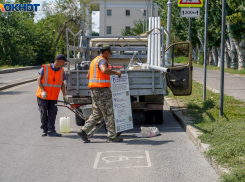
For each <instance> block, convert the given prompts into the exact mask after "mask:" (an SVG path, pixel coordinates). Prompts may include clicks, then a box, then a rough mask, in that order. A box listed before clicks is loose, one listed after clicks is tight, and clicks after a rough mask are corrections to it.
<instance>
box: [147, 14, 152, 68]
mask: <svg viewBox="0 0 245 182" xmlns="http://www.w3.org/2000/svg"><path fill="white" fill-rule="evenodd" d="M150 30H151V17H149V30H148V31H150ZM147 63H149V65H150V64H151V34H150V35H149V36H148V52H147Z"/></svg>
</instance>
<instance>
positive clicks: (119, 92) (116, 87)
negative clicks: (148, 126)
mask: <svg viewBox="0 0 245 182" xmlns="http://www.w3.org/2000/svg"><path fill="white" fill-rule="evenodd" d="M111 92H112V100H113V109H114V118H115V124H116V132H117V133H118V132H121V131H125V130H130V129H133V118H132V110H131V102H130V92H129V84H128V74H122V75H121V78H118V76H117V75H111Z"/></svg>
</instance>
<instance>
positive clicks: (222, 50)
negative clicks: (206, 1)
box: [219, 0, 226, 117]
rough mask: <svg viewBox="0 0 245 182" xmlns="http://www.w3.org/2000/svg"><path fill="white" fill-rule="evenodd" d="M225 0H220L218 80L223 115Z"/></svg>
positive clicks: (220, 114)
mask: <svg viewBox="0 0 245 182" xmlns="http://www.w3.org/2000/svg"><path fill="white" fill-rule="evenodd" d="M225 12H226V0H222V31H221V66H220V73H221V78H220V79H221V80H220V106H219V107H220V110H219V116H220V117H221V116H223V104H224V100H223V97H224V55H225V16H226V13H225Z"/></svg>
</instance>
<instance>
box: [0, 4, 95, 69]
mask: <svg viewBox="0 0 245 182" xmlns="http://www.w3.org/2000/svg"><path fill="white" fill-rule="evenodd" d="M17 2H19V3H30V2H31V0H17V1H16V3H17ZM1 3H3V4H4V3H5V1H2V0H1ZM9 3H13V2H9ZM52 3H53V6H51V4H48V3H46V2H44V4H43V11H44V12H45V18H44V19H41V20H40V21H38V22H36V23H35V22H34V15H35V14H34V12H31V13H30V12H2V11H0V66H1V65H9V66H11V65H12V66H14V65H23V66H25V65H41V64H44V63H46V62H53V61H54V58H55V55H57V54H61V53H63V54H66V34H65V28H66V27H69V28H70V29H71V30H72V31H74V32H78V31H79V30H80V27H81V25H83V27H84V29H86V28H87V26H88V25H89V24H88V23H86V19H87V17H86V14H85V8H86V4H87V3H88V1H87V0H86V1H85V0H56V1H54V2H52ZM92 5H93V4H92ZM92 5H91V9H92V8H95V6H92ZM64 12H65V13H64ZM70 37H71V39H70V40H69V44H73V43H74V39H73V37H72V36H70ZM70 42H72V43H70Z"/></svg>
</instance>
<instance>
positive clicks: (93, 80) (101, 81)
mask: <svg viewBox="0 0 245 182" xmlns="http://www.w3.org/2000/svg"><path fill="white" fill-rule="evenodd" d="M101 59H104V58H103V57H99V58H98V59H97V60H96V61H95V63H94V75H93V79H92V80H89V83H92V82H94V83H110V82H111V81H110V80H98V79H96V75H97V72H96V70H97V69H96V67H97V63H98V61H100V60H101ZM107 66H108V67H109V65H108V62H107ZM98 69H99V65H98Z"/></svg>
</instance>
